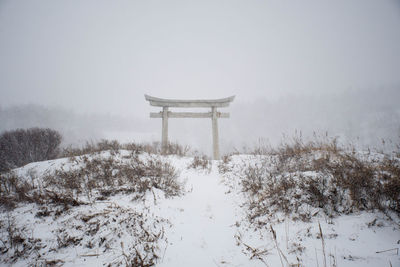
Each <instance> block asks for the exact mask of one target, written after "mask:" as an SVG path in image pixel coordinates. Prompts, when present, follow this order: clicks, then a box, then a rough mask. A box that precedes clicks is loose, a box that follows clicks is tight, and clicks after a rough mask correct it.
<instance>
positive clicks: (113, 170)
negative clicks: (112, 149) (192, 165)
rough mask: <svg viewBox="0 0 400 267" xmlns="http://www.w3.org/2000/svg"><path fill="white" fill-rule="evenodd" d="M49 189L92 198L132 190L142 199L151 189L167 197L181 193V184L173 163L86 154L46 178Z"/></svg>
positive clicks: (157, 159) (151, 158) (78, 196)
mask: <svg viewBox="0 0 400 267" xmlns="http://www.w3.org/2000/svg"><path fill="white" fill-rule="evenodd" d="M44 182H45V187H46V188H53V191H54V190H55V191H58V192H63V194H67V195H69V196H73V197H74V198H75V199H79V198H80V197H81V196H85V197H86V198H87V199H88V200H89V201H92V200H93V199H94V197H98V196H99V194H100V195H102V196H103V197H107V196H109V195H112V194H116V193H119V192H130V193H133V194H134V195H135V198H141V197H143V196H144V194H145V193H146V192H147V191H149V190H151V188H158V189H160V190H163V191H164V192H165V194H166V195H167V196H175V195H179V194H180V192H181V185H180V184H179V183H178V181H177V172H176V170H175V168H174V167H173V166H171V165H170V164H169V163H167V162H163V161H162V160H161V159H159V158H156V157H150V158H149V159H147V160H141V159H140V158H139V157H138V155H136V156H134V157H132V158H130V159H129V160H127V161H118V160H116V158H114V157H113V156H111V157H108V158H102V157H87V156H83V157H81V158H79V159H77V162H76V168H73V169H70V170H63V169H59V170H56V171H55V172H54V173H53V174H51V175H48V176H46V177H45V179H44Z"/></svg>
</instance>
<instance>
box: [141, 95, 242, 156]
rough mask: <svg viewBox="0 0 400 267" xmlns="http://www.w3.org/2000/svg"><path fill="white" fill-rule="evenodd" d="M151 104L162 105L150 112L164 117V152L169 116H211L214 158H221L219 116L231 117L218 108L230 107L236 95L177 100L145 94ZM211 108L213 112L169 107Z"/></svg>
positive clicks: (153, 115) (154, 116) (151, 116)
mask: <svg viewBox="0 0 400 267" xmlns="http://www.w3.org/2000/svg"><path fill="white" fill-rule="evenodd" d="M144 97H145V99H146V100H147V101H149V102H150V105H151V106H156V107H162V108H163V110H162V111H160V112H158V113H154V112H151V113H150V118H162V138H161V147H162V152H163V153H165V151H166V148H167V145H168V118H211V121H212V136H213V159H219V141H218V118H229V113H221V112H217V108H223V107H228V106H229V104H230V103H231V102H232V101H233V99H234V98H235V96H231V97H227V98H221V99H212V100H175V99H162V98H157V97H152V96H149V95H144ZM170 107H176V108H211V112H171V111H168V108H170Z"/></svg>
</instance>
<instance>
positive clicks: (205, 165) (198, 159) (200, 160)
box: [187, 155, 212, 172]
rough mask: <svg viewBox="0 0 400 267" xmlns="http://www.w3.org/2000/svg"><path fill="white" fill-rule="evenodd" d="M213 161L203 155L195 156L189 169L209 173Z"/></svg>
mask: <svg viewBox="0 0 400 267" xmlns="http://www.w3.org/2000/svg"><path fill="white" fill-rule="evenodd" d="M211 166H212V165H211V161H210V159H209V158H208V157H207V156H205V155H203V156H194V157H193V160H192V162H191V163H190V164H189V166H188V167H187V168H188V169H202V170H206V171H208V172H210V171H211Z"/></svg>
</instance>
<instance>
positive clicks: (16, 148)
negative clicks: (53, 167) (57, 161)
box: [0, 128, 61, 171]
mask: <svg viewBox="0 0 400 267" xmlns="http://www.w3.org/2000/svg"><path fill="white" fill-rule="evenodd" d="M60 143H61V135H60V134H59V133H58V132H56V131H54V130H51V129H48V128H47V129H41V128H30V129H17V130H14V131H6V132H4V133H3V134H2V135H1V136H0V171H7V170H10V169H13V168H16V167H20V166H23V165H25V164H27V163H30V162H35V161H42V160H48V159H53V158H55V157H56V156H57V155H58V153H59V145H60Z"/></svg>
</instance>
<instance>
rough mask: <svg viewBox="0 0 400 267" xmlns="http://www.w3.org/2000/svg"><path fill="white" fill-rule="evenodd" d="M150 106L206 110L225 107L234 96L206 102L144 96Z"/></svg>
mask: <svg viewBox="0 0 400 267" xmlns="http://www.w3.org/2000/svg"><path fill="white" fill-rule="evenodd" d="M144 97H145V98H146V100H147V101H149V102H150V105H151V106H156V107H177V108H208V107H227V106H229V104H230V103H231V102H232V101H233V99H235V96H231V97H227V98H220V99H207V100H176V99H163V98H157V97H153V96H149V95H144Z"/></svg>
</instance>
